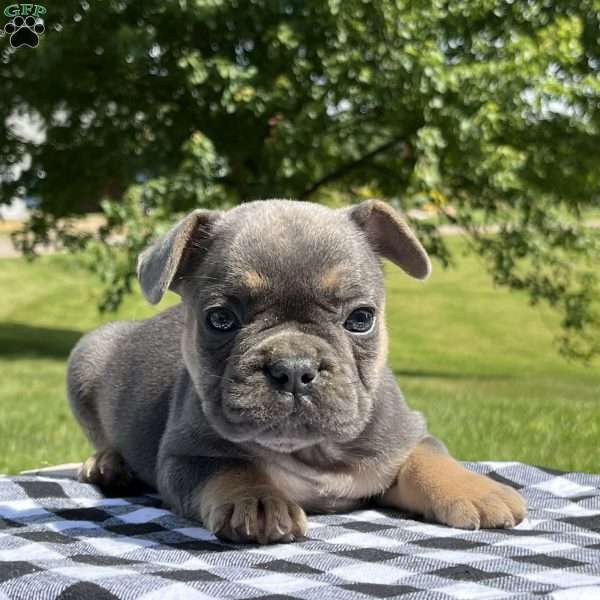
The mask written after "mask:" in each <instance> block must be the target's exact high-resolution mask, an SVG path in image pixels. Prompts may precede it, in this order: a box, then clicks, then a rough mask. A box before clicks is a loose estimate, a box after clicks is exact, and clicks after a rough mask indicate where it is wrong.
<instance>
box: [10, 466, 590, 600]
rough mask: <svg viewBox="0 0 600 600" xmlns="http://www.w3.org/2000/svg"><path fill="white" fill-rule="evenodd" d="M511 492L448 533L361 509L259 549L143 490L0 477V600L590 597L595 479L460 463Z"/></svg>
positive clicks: (317, 520) (315, 520)
mask: <svg viewBox="0 0 600 600" xmlns="http://www.w3.org/2000/svg"><path fill="white" fill-rule="evenodd" d="M469 466H470V467H471V468H473V469H474V470H476V471H478V472H480V473H487V474H488V475H489V476H491V477H493V478H494V479H496V480H498V481H501V482H503V483H507V484H509V485H512V486H513V487H515V488H518V489H520V490H521V491H522V492H523V493H524V495H525V496H526V497H527V499H528V501H529V503H530V515H529V518H528V520H527V521H525V522H524V523H522V524H521V525H520V526H519V527H517V528H516V529H512V530H483V531H461V530H456V529H450V528H448V527H443V526H439V525H433V524H429V523H424V522H421V521H418V520H414V519H413V518H411V517H410V516H409V515H404V514H401V513H397V512H393V511H387V510H380V509H367V510H362V511H358V512H353V513H349V514H341V515H333V516H314V517H311V518H310V519H309V521H310V528H309V534H308V537H307V538H306V539H304V540H302V541H299V542H297V543H293V544H281V545H275V546H270V547H260V546H246V547H243V546H235V545H232V544H227V543H223V542H220V541H218V540H217V539H215V538H214V537H213V536H212V535H210V534H209V533H208V532H207V531H206V530H205V529H203V528H202V527H200V526H199V524H198V523H193V522H190V521H186V520H184V519H181V518H179V517H176V516H175V515H173V514H172V513H171V512H169V511H168V510H165V509H164V508H163V507H162V505H161V503H160V500H159V499H158V498H157V497H156V496H142V497H136V498H106V497H103V496H102V495H101V494H100V493H99V492H98V491H97V490H96V489H95V488H94V487H92V486H90V485H85V484H80V483H77V482H76V481H73V480H70V479H55V478H51V477H44V476H24V475H21V476H18V477H4V478H0V599H1V600H4V599H8V598H10V599H30V598H31V599H40V600H41V599H45V598H61V599H72V598H83V599H86V600H100V599H101V600H104V599H115V598H123V599H134V598H136V599H137V598H140V599H141V598H143V599H145V600H153V599H159V600H169V599H171V598H177V599H180V598H190V599H192V600H194V599H197V600H206V599H208V598H228V599H232V600H241V599H246V598H248V599H250V598H261V599H264V600H267V599H268V600H282V599H283V598H302V599H306V600H323V599H328V598H335V599H338V600H366V599H367V598H402V599H403V600H405V599H406V600H408V599H413V598H414V599H416V598H433V599H435V598H440V599H442V598H444V599H459V598H477V599H482V598H508V597H515V598H529V597H539V596H540V595H551V596H552V597H554V598H557V599H566V598H572V599H575V598H590V599H591V598H593V599H599V598H600V475H585V474H579V473H562V472H557V471H553V470H550V469H543V468H539V467H533V466H528V465H523V464H519V463H477V464H470V465H469Z"/></svg>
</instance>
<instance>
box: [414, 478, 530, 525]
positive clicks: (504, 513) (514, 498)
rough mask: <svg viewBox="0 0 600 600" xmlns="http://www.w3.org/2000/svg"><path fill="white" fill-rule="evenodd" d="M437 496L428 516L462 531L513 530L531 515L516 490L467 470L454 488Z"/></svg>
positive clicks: (431, 501)
mask: <svg viewBox="0 0 600 600" xmlns="http://www.w3.org/2000/svg"><path fill="white" fill-rule="evenodd" d="M440 492H441V493H436V494H433V495H432V497H431V498H430V506H429V508H428V510H427V511H426V514H425V516H426V517H428V518H431V519H433V520H435V521H438V522H440V523H443V524H445V525H449V526H450V527H456V528H459V529H479V528H510V527H514V526H515V525H517V524H518V523H520V522H521V521H522V520H523V519H524V518H525V516H526V515H527V505H526V503H525V500H524V499H523V497H522V496H521V494H519V493H518V492H516V491H515V490H513V489H512V488H510V487H508V486H507V485H502V484H500V483H497V482H495V481H493V480H492V479H489V478H488V477H484V476H483V475H477V474H475V473H469V472H468V471H466V470H465V475H464V477H462V478H460V479H459V480H457V481H455V482H454V485H452V488H451V489H450V488H449V489H447V490H446V491H445V493H444V490H440Z"/></svg>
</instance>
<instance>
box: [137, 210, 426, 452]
mask: <svg viewBox="0 0 600 600" xmlns="http://www.w3.org/2000/svg"><path fill="white" fill-rule="evenodd" d="M379 256H384V257H386V258H388V259H390V260H391V261H393V262H394V263H396V264H397V265H398V266H400V267H401V268H402V269H404V271H406V272H407V273H408V274H410V275H412V276H413V277H416V278H419V279H424V278H426V277H427V276H428V275H429V272H430V263H429V259H428V257H427V254H426V253H425V251H424V249H423V248H422V246H421V245H420V244H419V242H418V241H417V239H416V238H415V237H414V236H413V234H412V233H411V232H410V231H409V229H408V228H407V227H406V225H405V224H404V222H403V221H402V220H401V219H400V217H399V216H398V215H397V214H396V213H395V212H394V211H393V210H392V209H391V208H390V207H389V205H387V204H385V203H383V202H379V201H374V200H370V201H367V202H364V203H362V204H359V205H356V206H354V207H351V208H348V209H341V210H332V209H328V208H324V207H322V206H320V205H316V204H310V203H304V202H294V201H287V200H269V201H258V202H250V203H247V204H243V205H241V206H239V207H237V208H235V209H233V210H230V211H227V212H217V211H208V210H196V211H194V212H193V213H191V214H190V215H188V216H187V217H186V218H185V219H183V220H182V221H180V222H179V223H178V224H177V225H176V226H175V227H174V228H173V229H171V231H169V232H168V233H167V234H166V235H165V236H164V237H163V238H161V239H159V240H158V241H157V242H156V243H155V244H154V245H153V246H151V247H150V248H148V249H147V250H146V251H145V252H144V253H143V254H142V255H141V256H140V260H139V264H138V276H139V279H140V283H141V287H142V290H143V292H144V294H145V296H146V298H147V299H148V300H149V301H150V302H152V303H156V302H158V301H159V300H160V299H161V297H162V295H163V294H164V292H165V291H166V290H167V289H172V290H174V291H176V292H177V293H179V294H180V295H181V296H182V298H183V302H184V305H185V312H186V325H185V329H184V338H183V355H184V360H185V363H186V366H187V369H188V371H189V373H190V375H191V378H192V380H193V382H194V385H195V387H196V390H197V392H198V395H199V398H200V401H201V402H202V408H203V411H204V414H205V415H206V418H207V419H208V421H209V423H210V424H211V426H212V427H213V428H214V429H215V430H216V431H217V432H219V433H220V434H221V435H222V436H223V437H224V438H226V439H228V440H231V441H233V442H251V443H256V444H259V445H261V446H263V447H267V448H270V449H272V450H276V451H279V452H294V451H297V450H300V449H302V448H306V447H308V446H312V445H315V444H319V443H322V442H327V443H343V442H346V441H350V440H352V439H354V438H356V437H357V436H358V435H359V434H360V433H361V431H362V430H363V429H364V428H365V426H366V424H367V423H368V421H369V419H370V416H371V413H372V411H373V406H374V402H375V401H376V395H375V390H376V388H377V386H378V384H379V382H380V381H381V377H382V374H383V369H384V367H385V361H386V354H387V338H386V332H385V325H384V301H385V293H384V285H383V272H382V268H381V264H380V260H379Z"/></svg>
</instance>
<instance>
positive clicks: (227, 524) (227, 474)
mask: <svg viewBox="0 0 600 600" xmlns="http://www.w3.org/2000/svg"><path fill="white" fill-rule="evenodd" d="M199 502H200V516H201V518H202V522H203V523H204V526H205V527H206V528H207V529H208V530H209V531H211V532H212V533H214V534H215V535H216V536H218V537H220V538H222V539H225V540H228V541H232V542H236V543H259V544H272V543H278V542H293V541H294V540H295V539H296V538H298V537H302V536H304V535H306V529H307V522H306V514H305V512H304V511H303V510H302V508H301V507H300V506H299V505H298V504H296V503H295V502H293V501H292V500H289V499H287V498H286V497H285V496H284V495H283V494H282V493H281V492H279V491H278V490H277V489H276V488H275V487H274V486H273V485H272V484H271V483H270V481H269V480H268V478H266V477H265V476H264V474H263V473H262V472H261V471H260V470H259V469H257V468H256V467H253V466H248V467H247V468H242V469H232V470H228V471H224V472H222V473H219V474H217V475H215V476H213V477H212V478H211V479H210V480H209V481H207V482H206V483H205V484H204V485H203V487H202V489H201V491H200V495H199Z"/></svg>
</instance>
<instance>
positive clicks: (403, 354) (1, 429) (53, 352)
mask: <svg viewBox="0 0 600 600" xmlns="http://www.w3.org/2000/svg"><path fill="white" fill-rule="evenodd" d="M452 243H453V244H459V243H460V242H459V241H453V242H452ZM0 290H2V293H1V294H0V377H1V379H0V473H2V472H4V473H15V472H18V471H20V470H23V469H27V468H33V467H39V466H45V465H50V464H57V463H63V462H69V461H79V460H82V459H84V458H86V456H87V454H88V453H89V448H88V446H87V444H86V442H85V440H84V438H83V435H82V434H81V432H80V431H79V429H78V427H77V426H76V424H75V422H74V420H73V418H72V417H71V414H70V412H69V408H68V404H67V400H66V397H65V387H64V376H65V366H66V359H67V356H68V353H69V351H70V349H71V347H72V346H73V345H74V344H75V342H76V341H77V339H78V338H79V336H80V335H81V334H82V333H83V332H85V331H87V330H89V329H91V328H93V327H95V326H97V325H98V324H100V323H101V322H103V321H105V320H109V319H112V318H144V317H146V316H149V315H151V314H152V313H153V312H155V309H154V308H152V307H149V306H148V305H147V304H146V303H145V302H144V301H143V299H142V298H141V297H140V296H139V294H136V295H135V296H134V297H131V298H128V299H127V301H126V303H125V304H124V306H122V308H121V310H120V311H119V313H118V314H117V315H111V316H106V317H103V318H100V317H99V316H98V314H97V312H96V300H97V295H98V293H99V290H98V287H97V285H96V284H95V280H94V279H93V277H92V276H91V275H89V274H88V273H87V272H86V271H85V270H83V269H82V268H80V267H78V266H77V264H76V263H75V261H74V259H72V258H70V257H68V256H62V255H61V256H52V257H44V258H41V259H39V260H38V261H36V262H34V263H32V264H28V263H26V262H25V261H23V260H21V259H4V260H0ZM173 301H174V298H170V299H169V302H173ZM162 308H163V307H162V306H161V309H162ZM387 321H388V326H389V329H390V364H391V367H392V368H393V369H394V372H395V373H396V375H397V377H398V380H399V382H400V385H401V387H402V389H403V391H404V393H405V396H406V398H407V400H408V402H409V404H410V405H411V406H412V407H413V408H416V409H418V410H421V411H423V412H424V413H425V414H426V415H427V417H428V419H429V422H430V428H431V430H432V431H433V432H434V433H435V434H436V435H438V436H439V437H440V438H441V439H443V440H444V441H445V442H446V443H447V444H448V446H449V448H450V449H451V451H452V452H453V453H454V454H455V455H456V456H458V457H459V458H461V459H465V460H520V461H525V462H529V463H532V464H543V465H548V466H552V467H556V468H562V469H577V470H585V471H596V472H600V459H598V457H597V444H598V439H600V373H599V372H598V369H597V367H596V369H595V370H594V369H593V368H585V367H583V366H581V365H577V364H570V363H567V362H565V361H564V360H563V359H561V358H560V357H559V356H558V354H557V353H556V349H555V347H554V346H553V343H552V336H553V332H554V331H555V327H556V319H555V317H554V315H552V314H551V313H549V312H546V311H540V310H539V309H533V308H531V307H529V306H528V304H527V301H526V299H525V298H523V297H521V296H518V295H514V294H510V293H508V292H506V291H504V290H499V289H494V288H493V287H492V285H491V283H490V282H489V278H488V277H487V276H486V275H485V273H484V272H483V270H482V268H481V267H480V265H479V264H478V262H477V260H476V259H475V258H467V259H465V260H463V261H461V263H460V268H459V269H457V270H450V271H443V270H442V269H441V268H437V269H435V272H434V275H433V276H432V278H431V279H430V280H429V281H427V282H425V283H420V282H415V281H413V280H410V279H409V278H408V277H406V276H404V275H402V274H401V273H400V272H399V271H398V270H396V269H395V268H392V267H391V266H390V267H389V268H388V304H387Z"/></svg>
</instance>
